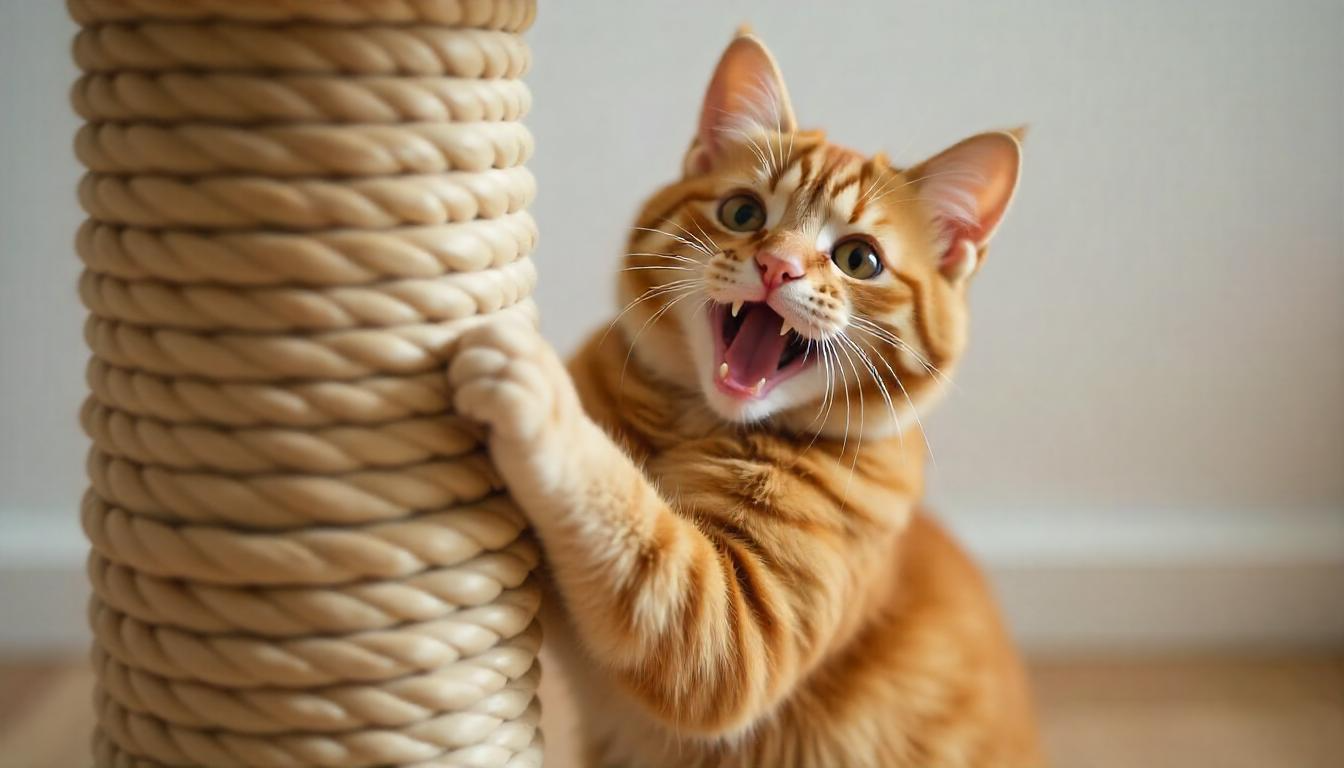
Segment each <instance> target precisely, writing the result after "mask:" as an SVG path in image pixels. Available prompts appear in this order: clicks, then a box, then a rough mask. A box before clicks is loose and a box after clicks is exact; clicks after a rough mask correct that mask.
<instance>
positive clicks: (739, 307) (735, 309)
mask: <svg viewBox="0 0 1344 768" xmlns="http://www.w3.org/2000/svg"><path fill="white" fill-rule="evenodd" d="M741 311H742V302H740V301H734V302H733V317H737V313H738V312H741Z"/></svg>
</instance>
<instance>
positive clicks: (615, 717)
mask: <svg viewBox="0 0 1344 768" xmlns="http://www.w3.org/2000/svg"><path fill="white" fill-rule="evenodd" d="M626 353H627V350H626V349H625V348H624V345H622V344H621V343H619V340H617V339H613V338H611V337H608V338H607V339H605V340H600V336H598V337H594V338H593V339H592V340H590V341H589V342H588V343H587V344H586V345H585V346H584V347H583V348H582V349H581V350H580V351H579V352H578V353H577V354H576V355H575V357H574V358H573V359H572V360H571V361H570V364H569V368H570V372H571V374H572V376H573V378H574V381H575V384H576V385H577V389H578V392H579V395H580V397H581V398H582V401H583V403H584V406H585V408H586V409H587V411H588V413H589V414H590V415H591V416H592V417H593V419H594V420H595V421H597V423H598V424H600V425H601V426H602V427H603V428H604V429H606V430H607V431H609V432H610V433H611V434H612V435H613V436H615V437H616V438H617V440H618V441H619V442H620V443H621V444H622V445H624V446H626V448H627V450H628V451H629V453H630V454H631V456H633V457H634V458H635V460H636V462H638V463H639V465H640V466H641V468H642V469H643V471H644V473H645V474H646V475H647V476H648V477H649V478H650V479H651V480H652V481H653V482H654V484H656V485H657V486H658V487H659V488H661V489H663V491H664V493H666V494H668V495H669V496H672V497H677V496H680V497H682V499H683V500H689V501H691V502H692V505H693V507H692V508H693V509H695V510H697V512H699V513H700V519H699V521H698V522H699V525H700V526H701V527H703V528H705V529H707V530H712V531H715V532H716V535H717V536H720V537H722V539H721V543H720V545H719V546H720V547H722V550H723V551H724V552H725V553H726V552H729V551H731V550H732V549H733V548H739V549H743V548H748V547H755V548H758V551H757V553H756V556H757V557H760V558H761V559H768V560H771V561H773V562H781V561H783V562H788V561H789V560H792V559H795V558H799V559H802V560H803V561H804V562H805V563H806V565H793V566H791V567H789V569H788V571H789V572H803V573H808V574H809V575H810V576H811V577H812V578H814V579H816V580H817V582H818V583H817V584H815V585H814V588H815V589H817V590H818V591H819V592H832V593H831V594H827V595H826V596H825V597H820V598H815V599H814V600H815V603H816V604H815V605H811V606H804V607H802V608H801V609H800V610H802V611H808V610H818V611H821V610H826V609H827V606H829V608H830V610H837V609H839V610H840V611H841V615H839V616H836V617H834V619H835V622H834V624H832V623H831V622H830V621H821V622H817V624H818V625H819V626H817V627H815V628H810V629H811V631H809V629H803V630H801V632H802V635H803V637H800V642H799V645H800V646H801V647H800V650H801V651H802V652H801V653H799V654H797V656H796V657H794V658H790V659H789V661H788V662H777V663H788V664H793V665H797V670H796V672H797V674H796V683H795V685H794V687H793V688H792V690H791V691H789V693H788V695H787V696H786V697H783V698H782V699H781V700H780V701H779V702H778V703H777V704H775V705H774V706H772V707H770V709H769V712H768V713H761V714H763V715H764V716H762V717H759V718H757V719H755V720H754V721H753V722H752V724H751V725H749V726H748V727H746V728H745V730H743V731H741V732H740V733H734V734H732V735H731V736H730V737H728V738H722V739H720V738H710V739H705V738H702V734H700V733H696V732H694V731H693V729H691V728H687V729H686V730H685V732H684V733H682V736H683V738H680V739H678V738H673V737H671V736H670V731H669V729H668V725H667V718H665V717H664V718H660V717H656V716H654V717H650V716H647V715H644V714H643V709H644V705H645V704H644V703H641V702H640V701H639V700H638V698H637V697H635V698H632V697H631V696H629V695H628V694H627V693H626V692H625V686H624V685H621V684H618V683H614V682H613V681H611V680H610V678H609V676H608V674H607V673H606V672H605V670H603V669H602V665H601V664H600V663H594V661H593V659H591V658H590V657H589V656H588V654H586V653H584V652H582V650H581V649H582V648H583V647H584V646H583V642H582V640H581V639H580V638H579V637H577V636H575V634H574V631H573V628H572V627H571V626H570V625H569V619H568V613H567V611H566V610H565V607H564V605H563V604H559V605H556V604H555V603H554V600H553V601H552V604H551V605H549V608H550V609H551V610H550V611H549V614H548V616H547V619H548V621H547V623H546V637H547V642H548V646H549V647H551V648H554V649H556V651H557V653H558V654H559V655H560V656H561V658H560V659H558V660H559V661H561V662H562V663H563V664H564V666H565V678H566V679H567V680H570V681H571V685H570V686H569V688H570V694H571V695H572V696H574V697H575V698H576V699H578V700H579V701H580V702H581V704H582V706H581V707H580V713H579V719H580V722H579V723H578V726H579V734H580V737H581V741H582V743H583V747H584V749H585V750H587V753H588V755H589V756H590V759H592V762H591V763H590V764H591V765H601V766H623V767H624V766H628V767H629V768H665V767H666V768H673V767H676V768H692V767H697V768H698V767H701V766H704V767H708V766H715V767H716V768H761V767H764V766H816V767H817V768H827V767H829V766H854V767H855V768H863V767H866V766H873V767H874V768H878V767H881V768H900V767H904V766H911V767H912V768H914V767H916V766H918V767H919V768H940V767H942V766H976V767H977V768H979V767H985V768H988V767H989V766H1005V767H1009V766H1012V767H1017V766H1036V765H1040V764H1041V761H1040V755H1039V753H1038V751H1037V746H1036V737H1035V723H1034V721H1033V715H1032V707H1031V701H1030V697H1029V696H1028V692H1027V687H1026V684H1025V680H1024V677H1023V673H1022V668H1021V664H1020V663H1019V661H1018V658H1017V655H1016V653H1015V652H1014V651H1013V649H1012V645H1011V643H1010V642H1009V640H1008V638H1007V636H1006V635H1005V633H1004V630H1003V627H1002V626H1001V624H1000V621H999V618H998V613H997V610H996V608H995V606H994V602H993V600H992V598H991V596H990V593H989V590H988V588H987V586H986V584H985V583H984V581H983V579H982V578H981V576H980V574H979V572H978V570H977V569H976V567H975V565H974V564H973V563H972V562H971V561H970V560H969V559H968V558H967V557H966V556H965V555H964V554H963V553H962V552H961V550H960V548H959V547H958V546H957V545H956V543H955V542H953V541H952V540H951V539H950V538H949V537H948V536H947V535H946V534H945V533H944V532H943V531H942V530H941V529H940V528H939V526H938V525H937V524H936V523H935V522H934V521H932V520H930V519H929V518H928V517H927V516H926V515H925V514H924V513H922V512H920V511H919V510H918V508H917V505H918V501H919V498H920V494H921V490H922V488H921V486H922V470H923V465H924V461H923V451H924V443H923V442H922V440H921V439H920V438H919V436H918V435H910V434H907V435H906V436H905V439H904V440H902V438H899V437H889V438H886V439H884V440H880V441H873V442H868V441H865V442H864V444H863V446H862V450H861V452H860V453H859V460H858V462H857V463H856V464H854V470H853V475H852V477H851V475H850V474H849V467H850V463H851V462H852V461H853V459H854V457H855V452H854V448H855V446H854V445H853V444H851V445H850V446H848V447H847V448H846V449H845V450H844V452H843V453H842V451H841V447H840V445H839V444H838V443H835V442H833V441H818V443H816V444H814V445H812V446H811V447H810V448H808V449H807V450H805V451H804V450H803V448H804V447H805V445H806V443H807V442H808V440H810V436H802V437H801V438H790V437H788V436H779V435H771V434H760V433H758V434H751V435H743V434H742V433H741V432H740V431H739V430H737V429H735V428H733V427H732V426H730V425H724V424H723V423H722V422H721V420H719V419H717V417H716V416H714V414H712V413H709V412H708V411H707V409H705V408H704V406H703V405H702V404H698V403H697V402H696V400H695V398H694V396H691V395H689V393H678V392H675V391H673V392H669V391H668V389H667V388H666V387H665V386H661V385H660V382H659V381H658V380H657V379H654V378H651V377H649V376H648V375H647V374H645V373H644V372H643V371H642V370H641V369H639V368H638V367H636V366H635V365H633V364H632V365H630V366H629V367H626V366H625V365H624V360H625V356H626ZM623 368H624V374H622V369H623ZM799 439H801V440H802V442H801V444H800V443H799V442H797V440H799ZM795 462H796V463H795ZM837 467H838V468H839V469H838V470H837ZM813 494H817V495H820V496H823V497H827V498H828V502H826V503H824V504H823V505H821V506H822V507H823V508H829V506H830V505H832V504H841V503H843V504H845V506H846V509H847V512H848V513H847V514H846V515H845V516H844V517H843V524H837V523H838V522H839V520H840V519H841V518H837V517H835V516H833V515H827V514H820V515H809V514H808V509H809V507H810V506H811V504H810V503H809V502H810V501H811V498H810V497H811V496H812V495H813ZM688 497H689V498H688ZM842 500H843V501H842ZM688 506H690V505H688ZM783 518H791V519H789V520H788V521H787V522H781V520H782V519H783ZM733 556H736V557H742V558H743V559H745V560H752V559H754V558H753V557H752V556H750V555H746V554H743V553H741V552H739V553H737V554H736V555H733ZM740 579H741V581H740V583H739V585H738V586H737V590H736V593H737V594H738V595H740V598H739V599H740V601H741V602H740V603H739V608H738V609H737V610H759V611H770V610H772V608H770V607H758V606H756V605H755V604H757V603H759V602H761V601H765V602H766V603H767V604H769V605H773V606H776V607H775V608H773V610H780V608H779V607H777V606H780V605H782V603H783V602H784V600H782V599H781V598H779V597H778V596H776V595H771V594H768V591H769V590H771V589H779V587H778V586H776V585H770V584H763V583H761V582H762V581H765V580H766V579H765V577H762V576H759V575H754V574H745V573H744V574H741V576H740ZM793 589H798V587H796V586H795V587H793ZM753 591H755V592H761V593H766V594H754V595H753V594H751V593H752V592H753ZM561 599H563V598H561ZM762 618H764V619H765V620H766V621H770V622H776V623H779V624H780V625H781V626H788V625H792V624H794V623H795V622H796V623H798V624H799V625H802V626H806V624H807V622H806V621H805V620H801V621H800V619H801V618H802V617H790V618H789V619H783V618H781V617H770V618H765V617H762ZM823 626H826V627H828V630H823V629H822V627H823ZM822 634H825V635H827V636H825V637H817V635H822ZM675 658H676V657H675V655H673V656H669V657H668V658H666V659H665V660H662V663H668V664H676V663H678V662H676V661H674V659H675ZM652 663H653V664H658V663H660V660H659V659H657V658H655V659H654V660H653V661H652ZM683 672H684V670H676V669H671V670H665V671H664V674H668V675H670V676H678V675H679V674H682V673H683ZM740 673H742V674H750V673H749V672H748V671H747V670H746V669H745V668H744V669H742V670H741V672H740ZM655 674H657V673H656V672H655ZM790 677H794V676H793V675H790ZM752 684H753V682H752V681H750V680H740V681H728V682H727V687H728V688H729V689H730V692H728V693H725V691H723V690H722V689H721V688H720V686H718V685H714V684H703V685H700V686H695V687H692V688H691V689H690V690H688V691H687V695H686V697H685V699H684V700H683V703H682V704H681V706H684V707H686V708H688V709H694V710H697V711H704V712H710V713H712V712H714V711H715V710H722V711H721V716H723V715H727V717H728V718H729V719H731V714H729V713H730V712H731V710H733V709H734V708H735V707H736V706H739V705H740V702H737V701H735V698H736V696H735V694H736V693H737V691H740V690H745V689H748V688H750V687H751V686H752ZM560 705H561V706H563V705H564V704H563V702H560ZM711 719H713V718H712V717H711ZM673 730H675V729H673Z"/></svg>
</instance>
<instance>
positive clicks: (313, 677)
mask: <svg viewBox="0 0 1344 768" xmlns="http://www.w3.org/2000/svg"><path fill="white" fill-rule="evenodd" d="M69 7H70V11H71V14H72V15H73V16H74V18H75V19H76V20H77V21H78V22H79V24H80V25H81V27H82V28H81V30H80V32H79V35H78V37H77V38H76V40H75V46H74V55H75V59H76V61H77V62H78V64H79V66H80V68H81V69H82V70H83V72H84V75H83V77H82V78H81V79H80V80H79V82H78V83H77V84H76V86H75V88H74V94H73V98H74V104H75V107H76V109H77V110H78V112H79V114H80V115H81V116H82V117H83V118H84V119H85V120H87V123H86V124H85V125H84V126H83V128H82V129H81V130H80V132H79V135H78V137H77V140H76V150H77V153H78V155H79V158H80V160H81V161H82V162H83V163H84V165H85V166H86V167H87V168H88V171H89V172H88V174H87V175H86V176H85V178H84V180H83V181H82V182H81V184H80V188H79V198H80V202H81V204H82V205H83V207H84V209H85V210H86V211H87V212H88V215H89V220H88V221H87V222H85V224H84V225H83V227H82V228H81V229H80V231H79V235H78V239H77V243H78V251H79V255H80V257H81V259H82V260H83V261H84V264H85V266H86V269H85V271H84V274H83V277H82V278H81V281H80V295H81V296H82V298H83V300H84V303H85V304H86V306H87V307H88V309H89V312H90V316H89V319H88V325H87V334H86V335H87V339H88V343H89V346H90V348H91V350H92V353H93V355H92V360H91V361H90V363H89V368H88V379H89V386H90V389H91V390H92V394H91V397H90V398H89V400H88V402H87V403H86V405H85V407H84V410H83V414H82V418H83V424H84V427H85V429H86V431H87V432H88V433H89V435H90V436H91V437H92V439H93V444H94V447H93V450H92V452H91V454H90V457H89V474H90V477H91V480H92V486H93V487H92V489H91V490H90V491H89V493H88V495H87V496H86V498H85V500H84V504H83V509H82V517H83V523H84V528H85V530H86V532H87V534H88V536H89V539H90V540H91V542H92V544H93V550H92V552H91V554H90V557H89V578H90V580H91V582H92V585H93V592H94V597H93V599H92V601H91V604H90V621H91V624H92V627H93V631H94V634H95V636H96V644H95V648H94V653H93V658H94V663H95V666H96V668H97V672H98V688H97V692H96V694H95V700H96V707H97V710H98V720H99V724H98V733H97V736H96V738H95V745H94V750H95V754H96V762H97V764H98V765H99V766H135V767H136V768H149V767H151V766H251V767H256V768H267V767H275V768H281V767H284V768H298V767H299V766H327V767H330V768H365V767H369V768H372V767H373V766H410V765H415V766H426V767H428V766H472V767H478V768H488V767H493V766H513V767H516V768H522V767H523V766H536V765H538V764H539V763H540V761H541V756H540V743H541V742H540V736H539V733H538V730H537V720H538V712H537V704H536V701H535V688H536V682H537V668H536V664H535V657H536V651H537V648H538V645H539V642H540V636H539V632H538V628H537V624H536V621H535V615H536V611H537V600H538V593H537V590H536V588H535V585H534V584H533V583H532V581H531V580H530V579H529V572H530V570H531V569H532V567H533V566H534V565H535V564H536V562H537V549H536V547H535V545H534V544H533V542H532V541H531V540H530V539H529V538H528V537H527V536H526V534H525V530H524V520H523V518H522V517H521V516H520V515H519V513H518V512H517V510H516V509H514V508H513V507H512V506H511V504H510V503H509V501H508V499H507V498H506V497H505V496H503V495H502V486H501V484H500V482H499V479H498V477H497V476H496V475H495V473H494V471H493V470H492V468H491V466H490V463H489V461H488V459H487V457H486V455H485V454H484V452H483V448H482V446H481V444H480V438H481V435H480V433H479V431H478V430H477V429H476V428H475V427H474V426H472V425H470V424H468V423H465V422H463V421H460V420H458V419H457V418H456V417H454V416H453V415H452V414H451V413H450V412H449V397H448V395H449V393H448V392H447V390H446V382H445V376H444V375H443V371H444V367H445V363H446V360H447V358H448V357H449V356H450V355H451V353H452V347H453V343H454V339H456V338H457V337H458V336H459V335H460V334H461V332H462V331H463V330H464V329H466V328H469V327H471V326H472V325H473V324H476V323H479V322H481V321H482V318H484V317H486V316H489V315H495V314H502V313H520V314H524V315H532V314H533V312H534V310H533V305H532V303H531V301H530V299H529V295H530V293H531V290H532V285H533V282H534V271H533V268H532V264H531V262H530V261H529V259H528V253H529V252H530V250H531V248H532V245H533V241H534V239H535V231H534V226H533V222H532V220H531V218H530V217H529V216H528V213H527V211H526V206H527V204H528V202H529V201H530V200H531V198H532V195H533V190H534V184H533V179H532V177H531V175H530V174H529V173H528V171H527V170H526V169H525V168H524V167H523V165H522V164H523V162H524V161H525V160H526V159H527V157H528V155H529V153H530V152H531V149H532V140H531V137H530V135H529V134H528V132H527V129H526V128H524V127H523V126H522V125H521V124H520V123H519V122H518V120H519V119H520V118H521V117H522V115H523V113H524V112H525V111H526V110H527V107H528V104H529V94H528V91H527V88H526V86H524V85H523V84H522V82H520V81H519V80H518V78H519V77H520V76H521V75H522V74H523V73H524V71H525V70H526V68H527V66H528V62H529V53H528V50H527V47H526V46H525V44H524V43H523V41H522V39H521V37H520V34H521V33H522V31H523V30H524V29H526V27H527V26H528V25H529V23H530V22H531V20H532V17H533V14H534V10H535V9H534V0H119V1H118V0H71V2H70V3H69Z"/></svg>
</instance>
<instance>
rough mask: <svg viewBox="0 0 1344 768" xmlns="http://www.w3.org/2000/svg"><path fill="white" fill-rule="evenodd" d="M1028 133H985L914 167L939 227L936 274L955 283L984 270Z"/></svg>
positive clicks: (922, 194)
mask: <svg viewBox="0 0 1344 768" xmlns="http://www.w3.org/2000/svg"><path fill="white" fill-rule="evenodd" d="M1025 135H1026V129H1025V128H1017V129H1014V130H1012V131H999V132H993V133H982V134H980V135H979V136H972V137H971V138H969V139H966V140H965V141H963V142H961V143H959V144H956V145H955V146H953V147H951V148H949V149H945V150H943V151H942V152H940V153H939V154H938V155H936V156H935V157H933V158H931V159H929V160H926V161H924V162H923V163H921V164H920V165H918V166H916V167H915V168H912V169H911V170H910V171H909V172H908V173H909V175H910V178H912V179H915V180H916V181H915V185H916V189H917V190H918V195H919V197H920V199H921V200H923V201H924V203H925V204H926V205H927V206H928V207H929V210H930V211H932V213H933V216H934V222H935V225H936V226H937V227H939V230H940V232H939V239H938V243H939V247H940V248H941V249H942V253H941V254H940V255H939V262H938V269H939V271H941V272H942V273H943V275H944V276H946V277H947V279H949V280H951V281H953V282H960V281H962V280H965V279H966V278H967V277H969V276H970V275H971V274H973V273H974V272H975V271H976V269H977V268H978V267H979V266H980V260H981V259H982V258H983V257H984V253H985V246H986V245H988V244H989V240H990V238H991V237H993V236H994V230H995V229H997V228H998V226H999V222H1001V221H1003V215H1004V214H1005V213H1006V212H1007V211H1008V205H1009V204H1010V203H1011V202H1012V201H1013V193H1014V192H1015V191H1016V190H1017V181H1018V177H1019V175H1020V173H1021V167H1022V143H1021V138H1022V137H1023V136H1025Z"/></svg>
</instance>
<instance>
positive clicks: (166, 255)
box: [75, 211, 536, 286]
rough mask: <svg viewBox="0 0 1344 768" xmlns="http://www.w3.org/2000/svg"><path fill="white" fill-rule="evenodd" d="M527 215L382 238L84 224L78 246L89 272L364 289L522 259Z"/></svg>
mask: <svg viewBox="0 0 1344 768" xmlns="http://www.w3.org/2000/svg"><path fill="white" fill-rule="evenodd" d="M535 241H536V225H535V224H534V223H533V221H532V218H531V217H530V216H528V214H527V213H526V212H522V211H520V212H518V213H516V214H510V215H508V216H504V217H501V218H497V219H485V220H480V221H468V222H462V223H457V224H444V225H440V226H433V227H406V228H404V229H394V230H389V231H383V232H364V231H360V230H335V231H324V232H321V233H313V234H304V235H298V234H289V233H281V232H271V231H250V232H239V233H231V232H230V233H216V234H205V233H201V232H197V231H173V230H168V231H151V230H141V229H125V228H119V227H110V226H107V225H103V224H95V223H93V222H85V223H84V225H83V226H82V227H81V228H80V230H79V234H78V236H77V238H76V241H75V247H76V250H77V252H78V253H79V256H80V258H81V259H83V261H84V264H85V266H86V267H87V268H88V269H89V271H91V272H96V273H99V274H109V275H113V276H115V277H120V278H124V279H127V280H164V281H168V282H175V283H218V284H223V285H240V286H246V285H277V284H288V285H298V286H323V285H364V284H367V283H372V282H378V281H381V280H392V279H398V278H407V279H410V278H429V277H439V276H441V275H443V274H446V273H448V272H470V271H475V270H481V269H486V268H488V267H495V266H500V265H501V264H507V263H508V262H511V261H515V260H517V259H519V258H522V257H524V256H525V255H527V253H528V251H530V250H531V248H532V245H533V243H534V242H535Z"/></svg>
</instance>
